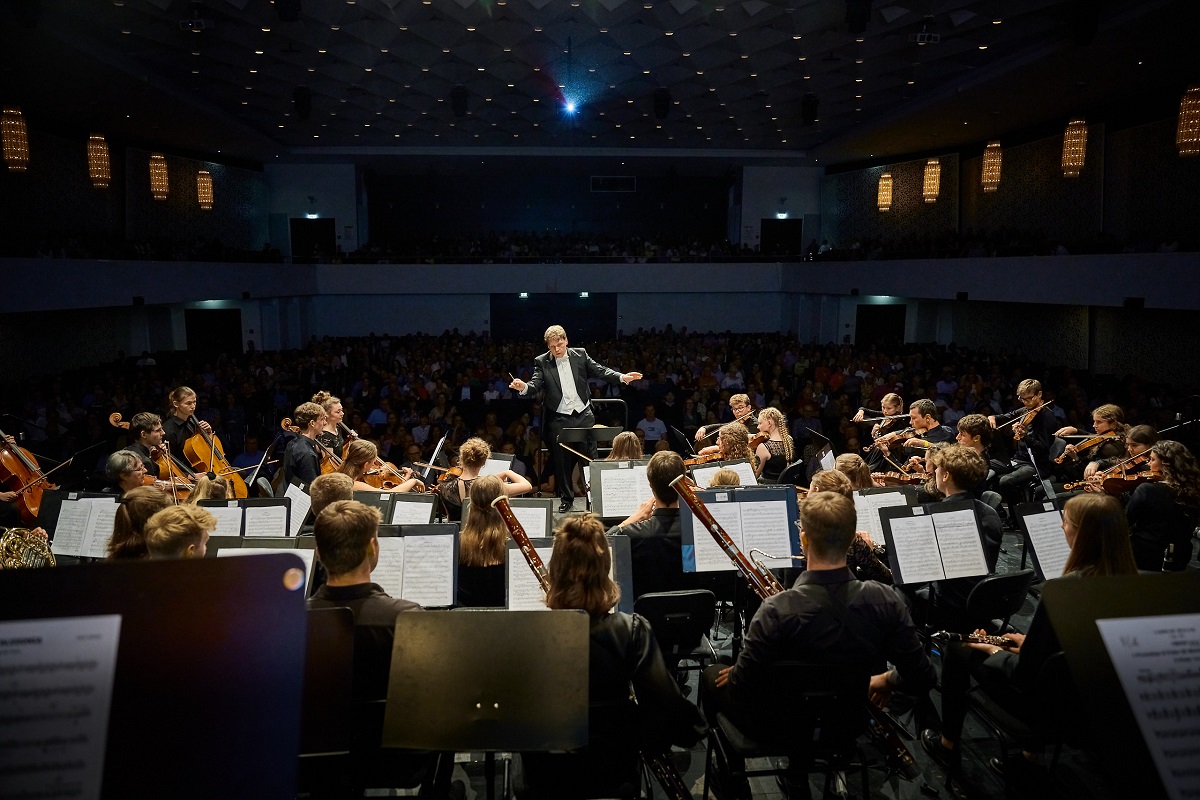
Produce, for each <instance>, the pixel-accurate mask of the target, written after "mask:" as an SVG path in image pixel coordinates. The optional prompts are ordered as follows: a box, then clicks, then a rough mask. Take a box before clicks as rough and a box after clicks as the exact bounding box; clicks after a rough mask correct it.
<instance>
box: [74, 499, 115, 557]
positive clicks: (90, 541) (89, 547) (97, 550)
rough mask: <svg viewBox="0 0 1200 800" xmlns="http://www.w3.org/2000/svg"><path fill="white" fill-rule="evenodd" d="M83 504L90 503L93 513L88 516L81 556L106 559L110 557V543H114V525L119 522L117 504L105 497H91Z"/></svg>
mask: <svg viewBox="0 0 1200 800" xmlns="http://www.w3.org/2000/svg"><path fill="white" fill-rule="evenodd" d="M83 502H86V503H90V504H91V506H92V510H91V513H90V514H88V524H87V531H86V532H85V533H84V535H83V542H84V543H83V547H82V548H81V549H80V551H79V554H80V555H81V556H87V557H88V558H105V557H106V556H107V555H108V543H109V542H111V541H112V537H113V525H115V524H116V522H117V508H119V506H118V504H117V503H114V502H113V501H112V500H109V499H107V498H104V497H89V498H88V499H87V500H84V501H83Z"/></svg>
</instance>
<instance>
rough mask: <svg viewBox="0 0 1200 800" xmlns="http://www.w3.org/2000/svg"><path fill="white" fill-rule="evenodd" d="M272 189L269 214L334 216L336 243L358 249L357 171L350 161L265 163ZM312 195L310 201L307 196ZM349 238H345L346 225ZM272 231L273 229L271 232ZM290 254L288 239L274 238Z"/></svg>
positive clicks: (346, 247) (295, 216)
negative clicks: (330, 162) (334, 162)
mask: <svg viewBox="0 0 1200 800" xmlns="http://www.w3.org/2000/svg"><path fill="white" fill-rule="evenodd" d="M265 172H266V174H267V183H268V185H269V186H270V189H271V207H270V212H269V213H271V214H286V215H287V216H288V218H289V219H293V218H297V217H303V216H304V215H305V214H310V213H315V214H319V215H320V217H321V218H322V219H328V218H329V217H333V218H334V219H335V220H336V221H337V224H336V230H337V234H338V236H339V237H342V238H340V239H339V243H340V244H341V246H342V249H343V250H344V251H346V252H347V253H349V252H352V251H354V250H357V249H358V246H359V243H360V241H361V235H362V234H361V233H360V231H359V222H358V208H359V205H358V195H357V175H356V172H355V168H354V165H353V164H268V165H267V166H266V168H265ZM310 197H311V198H312V200H311V201H310V200H309V198H310ZM347 225H349V226H350V231H349V234H350V238H349V239H346V238H345V235H346V233H347V231H346V226H347ZM272 235H274V233H272ZM272 244H274V245H275V246H276V247H279V249H280V250H281V251H282V252H283V253H284V254H285V255H291V244H290V243H289V242H278V243H276V242H274V241H272Z"/></svg>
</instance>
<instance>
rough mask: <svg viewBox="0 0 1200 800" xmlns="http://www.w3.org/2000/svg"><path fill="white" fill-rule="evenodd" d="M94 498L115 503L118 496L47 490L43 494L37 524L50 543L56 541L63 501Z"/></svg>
mask: <svg viewBox="0 0 1200 800" xmlns="http://www.w3.org/2000/svg"><path fill="white" fill-rule="evenodd" d="M92 497H111V498H113V500H114V501H115V500H116V499H117V496H116V495H114V494H109V493H107V492H68V491H66V490H64V489H47V490H45V491H44V492H42V504H41V506H39V507H38V518H37V524H38V527H39V528H42V529H44V530H45V531H46V536H48V537H49V538H50V541H51V542H53V541H54V530H55V528H56V527H57V525H58V512H59V509H60V507H61V506H62V501H63V500H85V499H88V498H92Z"/></svg>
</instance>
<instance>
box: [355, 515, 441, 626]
mask: <svg viewBox="0 0 1200 800" xmlns="http://www.w3.org/2000/svg"><path fill="white" fill-rule="evenodd" d="M429 536H434V537H439V538H441V537H444V538H445V544H444V547H445V550H446V552H445V556H446V560H447V562H448V563H447V570H448V573H447V574H446V576H445V585H439V586H438V587H434V588H432V589H430V590H429V591H432V592H433V593H432V594H428V595H427V594H424V593H423V591H424V590H422V589H420V588H419V587H418V588H417V589H414V588H413V587H410V586H406V585H405V584H404V582H403V576H404V571H405V569H406V567H405V562H407V561H408V559H409V553H408V552H407V550H406V551H405V553H404V556H403V559H402V560H401V562H400V564H398V565H393V569H398V570H400V572H401V574H400V575H399V576H394V575H393V573H392V572H391V571H390V570H388V569H387V563H386V562H385V558H386V557H387V556H385V553H384V549H385V548H388V547H390V545H389V544H387V542H386V541H385V540H388V539H393V540H394V539H406V538H409V537H429ZM379 546H380V554H379V566H377V567H376V571H375V572H374V573H372V575H371V579H372V580H373V581H374V582H375V583H378V584H379V585H380V586H382V587H383V589H384V591H385V592H387V593H388V594H390V595H391V596H392V597H401V598H403V599H405V600H412V601H413V602H414V603H420V604H421V605H422V606H423V607H425V608H448V607H450V606H452V605H454V601H455V598H456V597H457V595H458V547H459V527H458V523H455V522H436V523H430V524H427V525H380V526H379ZM410 566H411V565H410ZM394 577H399V578H400V579H401V580H400V581H399V582H397V581H396V580H394Z"/></svg>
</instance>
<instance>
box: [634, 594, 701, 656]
mask: <svg viewBox="0 0 1200 800" xmlns="http://www.w3.org/2000/svg"><path fill="white" fill-rule="evenodd" d="M633 610H634V611H635V612H637V613H638V614H641V615H642V616H643V617H645V618H646V619H647V620H648V621H649V622H650V627H651V629H653V631H654V638H655V639H657V640H658V645H659V647H660V648H662V653H663V659H664V660H665V661H666V662H667V666H668V667H669V668H670V669H672V670H674V669H676V668H677V667H678V665H679V662H680V661H681V660H683V659H688V660H695V661H696V662H697V666H696V667H695V669H704V663H705V661H709V662H715V661H716V660H717V652H716V650H715V649H713V646H712V642H710V641H709V639H708V631H709V630H711V629H712V626H713V624H714V622H716V617H717V598H716V595H714V594H713V593H712V592H710V591H708V590H707V589H691V590H684V591H677V592H648V593H646V594H644V595H642V596H641V597H639V598H638V599H637V600H635V601H634V603H633Z"/></svg>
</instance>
